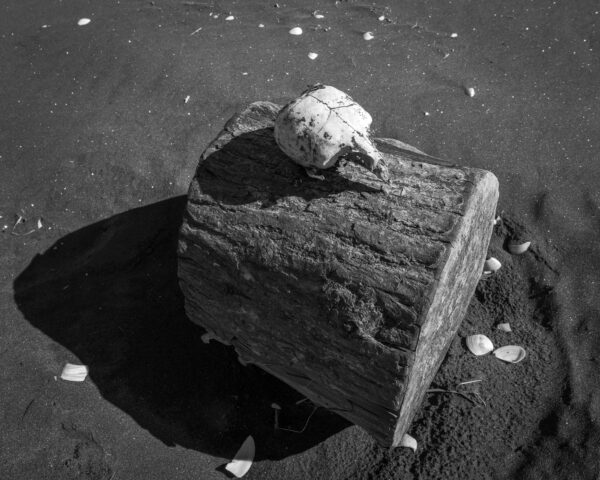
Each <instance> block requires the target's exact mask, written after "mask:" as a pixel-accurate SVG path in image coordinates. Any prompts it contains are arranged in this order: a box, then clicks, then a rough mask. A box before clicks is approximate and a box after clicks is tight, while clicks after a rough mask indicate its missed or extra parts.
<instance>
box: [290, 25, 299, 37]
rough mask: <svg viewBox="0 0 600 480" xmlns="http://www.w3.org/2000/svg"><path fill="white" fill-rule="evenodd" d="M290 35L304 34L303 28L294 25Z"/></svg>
mask: <svg viewBox="0 0 600 480" xmlns="http://www.w3.org/2000/svg"><path fill="white" fill-rule="evenodd" d="M290 35H302V29H301V28H300V27H294V28H292V29H291V30H290Z"/></svg>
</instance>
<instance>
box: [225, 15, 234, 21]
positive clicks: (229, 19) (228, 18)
mask: <svg viewBox="0 0 600 480" xmlns="http://www.w3.org/2000/svg"><path fill="white" fill-rule="evenodd" d="M225 20H227V21H228V22H231V21H232V20H235V17H234V16H233V15H229V16H228V17H225Z"/></svg>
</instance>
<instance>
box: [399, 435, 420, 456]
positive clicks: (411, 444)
mask: <svg viewBox="0 0 600 480" xmlns="http://www.w3.org/2000/svg"><path fill="white" fill-rule="evenodd" d="M400 446H401V447H406V448H412V450H413V452H416V451H417V440H416V439H415V437H411V436H410V435H409V434H408V433H405V434H404V435H402V439H401V440H400Z"/></svg>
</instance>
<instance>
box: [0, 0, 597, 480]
mask: <svg viewBox="0 0 600 480" xmlns="http://www.w3.org/2000/svg"><path fill="white" fill-rule="evenodd" d="M316 9H319V10H320V11H321V12H322V13H323V14H324V15H325V18H324V19H323V20H316V19H315V18H313V17H312V16H311V12H312V11H313V10H316ZM210 12H213V14H220V16H219V18H216V19H215V18H211V17H210V16H209V13H210ZM229 12H231V13H232V14H233V15H234V16H235V19H234V20H233V21H225V20H224V18H225V16H226V14H228V13H229ZM381 14H383V15H386V17H387V18H388V19H389V20H390V21H384V22H379V21H378V19H377V17H378V16H379V15H381ZM81 17H89V18H91V19H92V22H91V23H90V24H89V25H87V26H84V27H78V26H77V20H78V19H79V18H81ZM599 21H600V4H598V2H597V1H594V0H592V1H576V2H566V1H565V2H562V1H560V2H553V1H550V0H547V1H532V2H522V1H516V0H513V1H503V0H494V1H486V2H466V1H464V2H463V1H453V2H449V1H441V0H440V1H435V2H417V1H413V2H409V3H408V4H407V3H406V2H389V3H381V4H377V5H375V4H373V5H371V4H368V3H359V2H354V1H342V2H339V3H337V4H336V3H335V2H333V1H327V2H325V1H318V2H313V3H306V2H301V1H294V2H292V1H289V2H280V3H279V8H276V7H274V4H273V2H260V1H257V0H248V1H237V2H235V1H230V2H228V1H222V2H210V1H208V2H200V1H199V2H195V1H190V2H184V1H179V0H177V1H175V0H165V1H161V0H155V1H153V2H150V1H141V0H131V1H124V0H122V1H121V2H118V1H103V2H100V1H86V0H77V1H75V0H63V1H58V0H51V1H41V0H8V1H5V2H3V3H2V5H1V6H0V35H1V36H0V39H1V41H0V58H1V60H2V62H1V64H2V67H1V68H0V85H1V86H2V88H1V89H0V111H1V112H2V116H1V118H0V173H1V175H0V215H2V218H0V225H6V227H5V228H3V232H2V233H1V234H0V242H1V252H2V255H1V262H2V263H1V267H2V268H1V273H0V279H1V285H0V286H1V295H2V300H1V302H0V309H1V316H0V361H1V366H2V368H1V370H0V372H1V373H0V374H1V381H0V418H1V422H2V428H1V431H0V478H2V479H16V480H24V479H36V480H38V479H106V480H109V479H113V480H117V479H173V480H175V479H210V478H217V479H219V478H225V475H224V473H223V471H222V465H223V464H224V463H226V461H228V459H230V458H231V456H232V455H233V454H234V453H235V451H236V450H237V447H238V446H239V445H240V444H241V442H242V441H243V440H244V438H245V437H246V436H247V435H248V434H252V435H253V436H254V438H255V440H256V444H257V451H256V461H255V463H254V465H253V466H252V469H251V470H250V472H249V473H248V475H247V477H246V478H249V479H267V480H270V479H273V480H275V479H288V478H289V479H307V478H315V479H363V478H364V479H367V478H370V479H378V478H381V479H392V478H394V479H403V480H404V479H421V480H424V479H427V480H431V479H445V480H450V479H487V478H498V479H513V478H522V479H553V478H560V479H567V478H568V479H594V480H597V479H598V477H599V475H600V469H599V465H598V458H600V428H599V426H600V365H599V362H600V308H599V307H600V302H599V301H598V297H597V295H598V290H599V289H598V279H599V275H598V271H599V269H600V242H599V241H598V238H599V237H600V223H599V219H598V208H599V204H600V199H599V193H598V192H599V184H600V171H599V170H600V168H599V166H598V165H599V162H600V155H599V154H598V151H599V146H600V145H599V142H600V114H599V112H600V108H599V101H600V29H599V27H598V23H599ZM259 23H263V24H264V28H259V27H258V24H259ZM44 25H47V27H45V28H44V27H43V26H44ZM297 25H299V26H302V27H303V28H304V30H305V34H304V35H302V36H300V37H293V36H290V35H288V33H287V32H288V30H289V29H290V28H291V27H293V26H297ZM319 25H321V27H322V28H319V27H318V26H319ZM199 27H202V30H199V31H198V32H197V33H196V34H194V35H191V33H192V32H194V31H195V30H196V29H198V28H199ZM366 30H371V31H373V32H374V34H375V38H374V39H373V40H372V41H370V42H366V41H364V40H363V38H362V33H363V32H364V31H366ZM453 32H456V33H457V34H458V37H457V38H451V36H450V34H451V33H453ZM311 51H314V52H317V53H319V57H318V58H317V59H316V60H314V61H311V60H309V59H308V58H307V54H308V52H311ZM316 82H322V83H326V84H330V85H335V86H337V87H338V88H341V89H342V90H345V91H348V92H349V93H350V94H351V95H352V96H353V97H354V98H355V99H356V100H357V101H358V102H359V103H361V104H362V105H363V106H364V107H365V108H366V109H367V110H368V111H370V112H371V113H372V115H373V118H374V130H375V133H376V135H377V136H380V137H393V138H398V139H400V140H403V141H405V142H407V143H410V144H412V145H415V146H417V147H419V148H421V149H422V150H424V151H426V152H427V153H430V154H432V155H435V156H438V157H442V158H447V159H450V160H453V161H456V162H458V163H461V164H464V165H469V166H474V167H480V168H485V169H488V170H491V171H493V172H494V173H495V174H496V175H497V176H498V178H499V180H500V186H501V196H500V203H499V213H500V214H501V215H502V217H503V218H504V219H505V221H504V222H503V224H502V225H500V226H499V227H497V228H496V229H495V233H494V236H493V238H492V243H491V246H490V251H491V252H492V254H493V255H494V256H496V257H497V258H499V259H500V260H501V261H502V262H503V268H502V269H501V270H500V271H499V273H498V274H497V275H494V276H492V277H490V278H486V279H484V280H482V281H481V283H480V285H479V287H478V289H477V292H476V295H475V296H474V298H473V302H472V305H471V307H470V309H469V312H468V314H467V317H466V319H465V321H464V322H463V324H462V326H461V328H460V330H459V334H458V336H457V337H456V339H455V341H454V342H453V344H452V346H451V348H450V350H449V353H448V356H447V358H446V360H445V362H444V364H443V365H442V368H441V370H440V372H439V373H438V375H437V376H436V378H435V380H434V386H435V387H437V388H453V387H454V386H455V385H456V384H457V383H459V382H461V381H466V380H471V379H481V380H482V382H480V383H477V384H473V385H472V386H470V387H466V386H465V387H460V388H463V389H465V391H471V390H473V389H475V388H477V389H478V391H479V393H480V395H481V397H482V398H483V399H484V400H485V402H486V405H485V406H484V405H475V404H473V403H471V402H469V401H468V400H467V399H465V398H463V397H460V396H458V395H447V394H438V393H432V394H429V395H428V397H427V399H426V401H425V403H424V404H423V407H422V409H421V410H420V412H419V413H418V415H417V418H416V419H415V421H414V423H413V425H412V427H411V429H410V433H411V434H412V435H413V436H414V437H416V438H417V439H418V441H419V448H418V451H417V453H416V454H415V453H413V452H412V451H410V450H407V449H397V450H393V451H388V450H386V449H382V448H380V447H378V446H377V445H375V444H374V443H373V442H372V440H371V439H370V438H369V436H368V435H367V434H365V433H364V432H363V431H362V430H361V429H359V428H358V427H354V426H352V425H350V424H349V423H348V422H346V421H345V420H343V419H341V418H340V417H338V416H336V415H334V414H331V413H328V412H327V411H325V410H323V409H319V410H317V412H316V413H315V415H314V416H313V417H312V419H311V421H310V423H309V426H308V428H307V429H306V431H305V432H304V433H303V434H294V433H289V432H283V431H279V432H274V431H273V428H272V427H273V412H272V410H271V408H270V404H271V403H272V402H278V403H279V404H280V405H282V407H283V412H282V418H281V421H282V424H284V425H286V426H290V427H292V428H299V427H301V426H302V424H303V423H304V420H305V419H306V418H307V416H308V414H309V413H310V412H311V408H312V407H311V406H310V405H309V404H308V403H307V402H305V403H303V404H300V405H295V402H296V401H297V400H299V399H300V398H301V397H300V396H299V394H297V393H296V392H294V391H293V390H291V389H290V388H288V387H287V386H285V385H283V384H282V383H281V382H279V381H277V380H275V379H274V378H272V377H270V376H269V375H267V374H265V373H263V372H261V371H260V370H258V369H257V368H254V367H242V366H241V365H240V364H239V363H238V362H237V360H236V358H235V355H234V354H233V353H232V352H231V351H230V350H229V349H228V348H226V347H223V346H220V345H217V344H214V343H211V344H209V345H205V344H203V343H202V342H201V340H200V336H201V335H202V333H203V331H202V329H200V328H199V327H196V326H194V325H192V324H191V323H190V322H189V321H188V320H187V319H186V318H185V315H184V313H183V308H182V298H181V294H180V293H179V290H178V288H177V278H176V257H175V251H174V249H175V245H176V237H177V228H178V224H179V221H180V215H181V212H182V208H183V205H184V202H185V199H184V197H182V195H184V194H185V192H186V189H187V186H188V184H189V182H190V179H191V176H192V175H193V172H194V169H195V166H196V163H197V161H198V157H199V154H200V153H201V151H202V150H203V148H204V147H205V146H206V145H207V144H208V142H209V141H210V140H211V139H212V138H213V137H214V136H215V135H216V134H217V132H218V131H219V130H220V128H221V127H222V125H223V123H224V122H225V121H226V119H228V118H229V117H230V116H231V115H232V114H233V113H234V112H235V111H236V110H238V109H240V108H242V107H243V106H245V105H247V104H248V103H250V102H252V101H255V100H270V101H274V102H278V103H283V102H285V101H286V100H288V99H289V98H291V97H293V96H295V95H297V94H298V93H299V92H301V91H302V90H303V89H304V87H305V86H306V85H307V84H312V83H316ZM470 86H472V87H474V88H475V90H476V95H475V97H474V98H469V97H468V96H467V95H465V91H464V88H465V87H470ZM187 95H189V96H190V98H189V101H188V102H187V103H185V101H184V99H185V98H186V96H187ZM424 112H429V115H425V113H424ZM16 215H21V216H23V217H25V218H26V222H25V223H21V224H18V225H17V226H16V227H15V228H14V229H13V225H14V223H15V220H16ZM40 217H41V219H42V225H43V226H42V228H41V229H37V220H38V218H40ZM32 230H33V233H29V232H31V231H32ZM516 231H523V232H524V233H523V234H524V235H525V236H526V237H527V238H528V239H531V240H532V242H533V244H532V248H531V250H530V251H529V252H527V253H526V254H524V255H522V256H511V255H509V254H508V253H507V252H506V251H505V249H504V242H505V240H506V238H508V237H509V236H511V235H513V234H514V233H515V232H516ZM40 254H41V256H40ZM500 321H504V322H510V323H511V325H512V327H513V333H503V332H499V331H497V330H495V328H494V326H495V325H496V324H497V323H499V322H500ZM473 333H484V334H486V335H488V336H489V337H490V338H491V339H492V340H493V341H494V342H495V343H496V344H497V345H502V344H507V343H512V344H520V345H523V346H524V347H525V348H526V349H527V351H528V356H527V358H526V359H525V360H524V361H523V362H522V363H520V364H517V365H509V364H505V363H501V362H499V361H497V360H496V359H495V358H493V357H491V356H488V357H484V358H475V357H473V356H471V355H470V354H469V353H468V352H467V351H466V349H465V347H464V338H465V337H466V336H468V335H470V334H473ZM66 361H71V362H75V363H84V364H87V365H89V367H90V375H89V377H88V379H87V380H86V381H85V382H84V383H68V382H64V381H61V380H56V377H57V376H58V375H59V374H60V371H61V368H62V366H63V365H64V363H65V362H66Z"/></svg>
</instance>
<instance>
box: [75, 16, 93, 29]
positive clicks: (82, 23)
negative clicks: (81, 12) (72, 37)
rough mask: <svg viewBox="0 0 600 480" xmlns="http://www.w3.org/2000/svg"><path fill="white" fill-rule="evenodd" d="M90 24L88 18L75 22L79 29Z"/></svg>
mask: <svg viewBox="0 0 600 480" xmlns="http://www.w3.org/2000/svg"><path fill="white" fill-rule="evenodd" d="M90 22H91V20H90V19H89V18H80V19H79V21H78V22H77V25H79V26H80V27H83V26H84V25H87V24H88V23H90Z"/></svg>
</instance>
